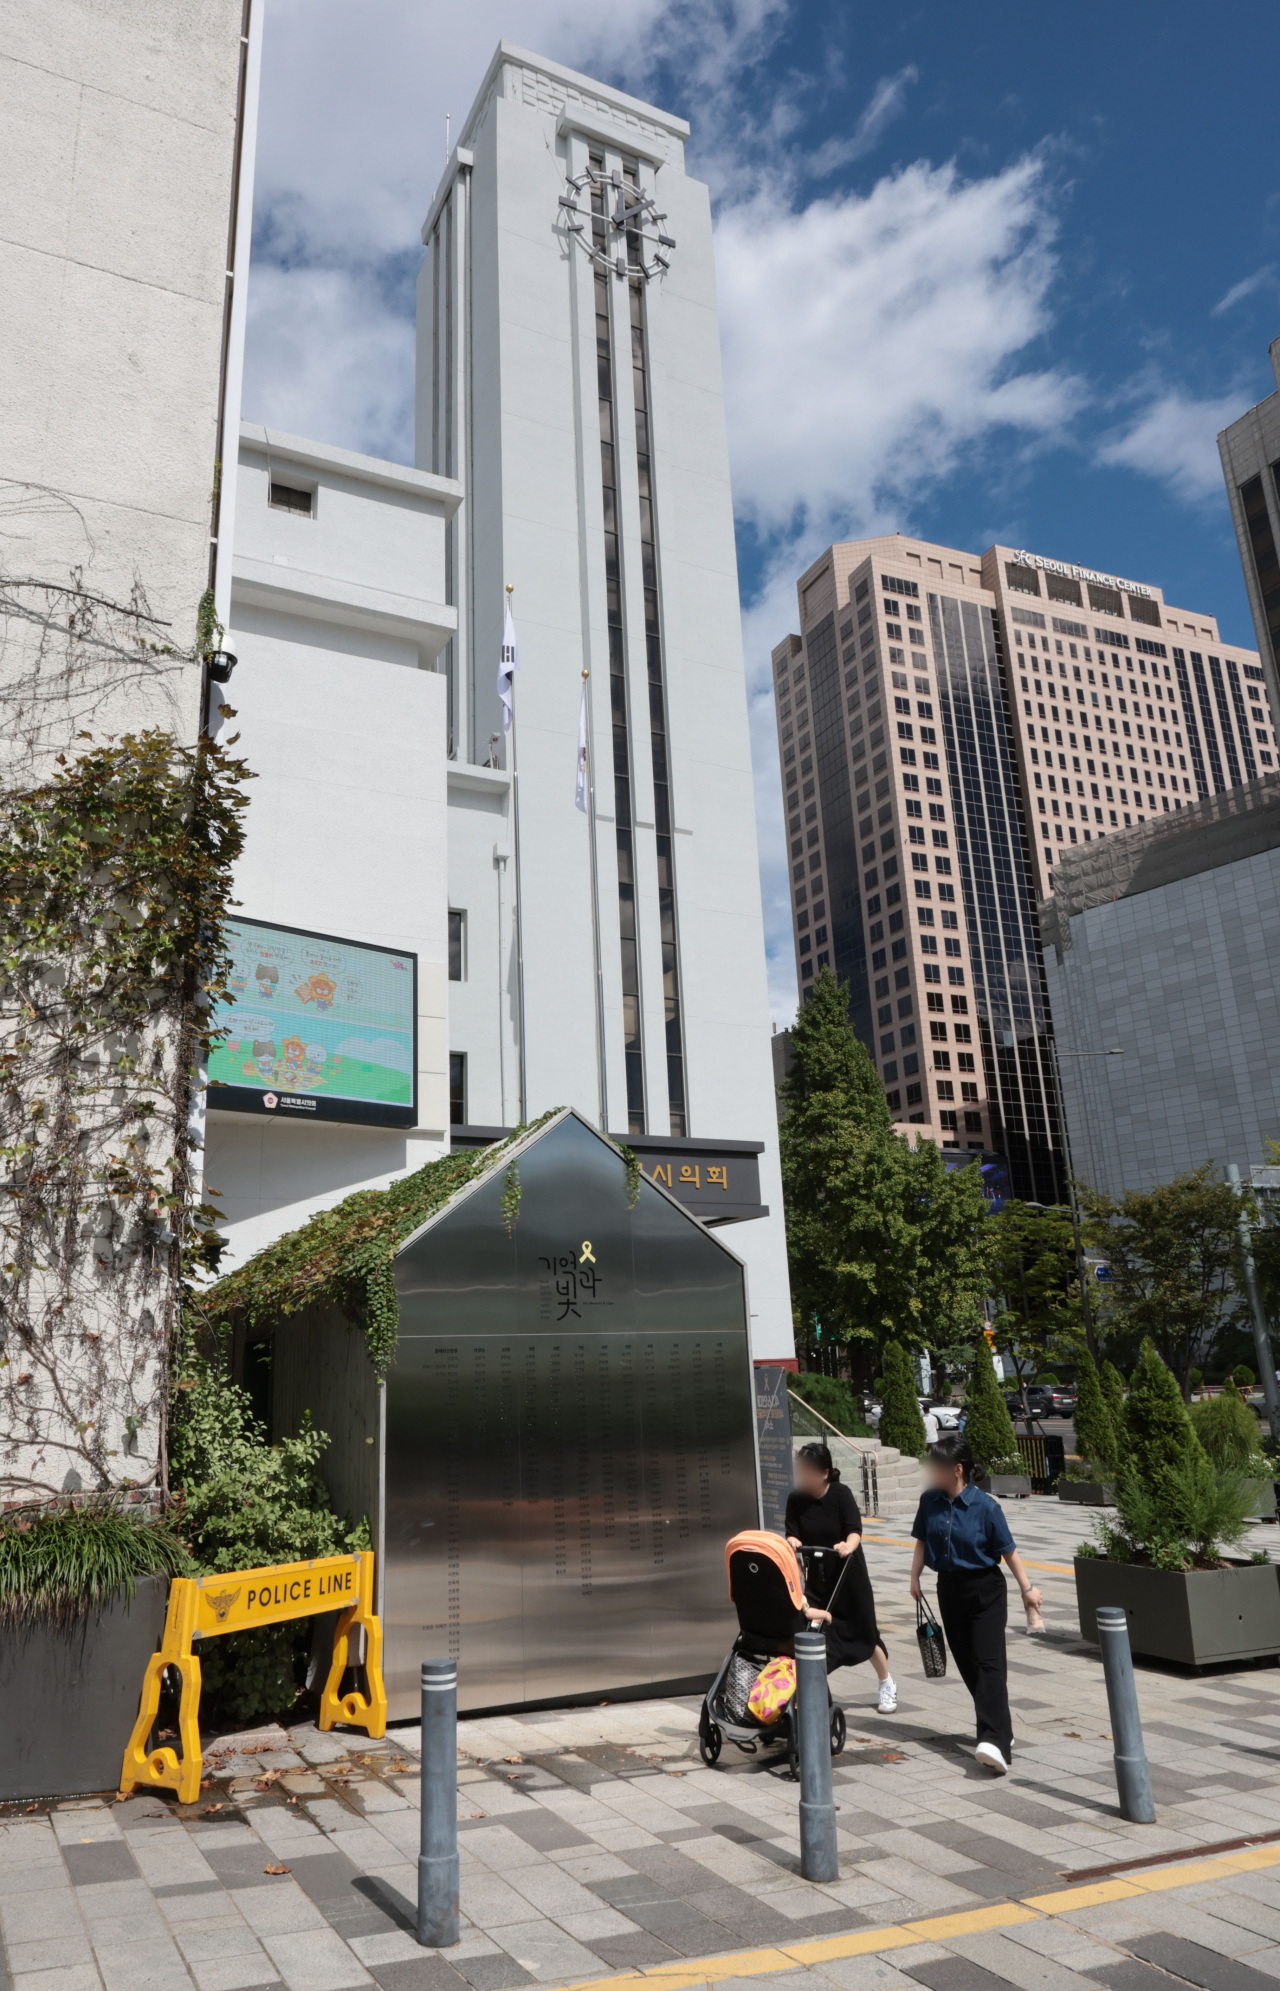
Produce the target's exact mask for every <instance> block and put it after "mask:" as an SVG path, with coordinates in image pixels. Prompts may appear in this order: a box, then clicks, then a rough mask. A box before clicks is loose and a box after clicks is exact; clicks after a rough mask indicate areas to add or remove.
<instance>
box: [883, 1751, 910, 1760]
mask: <svg viewBox="0 0 1280 1991" xmlns="http://www.w3.org/2000/svg"><path fill="white" fill-rule="evenodd" d="M906 1760H907V1759H906V1757H905V1756H901V1755H895V1754H894V1753H893V1752H892V1751H890V1750H887V1749H886V1750H885V1752H884V1754H883V1755H882V1756H881V1758H880V1761H881V1762H882V1763H905V1762H906Z"/></svg>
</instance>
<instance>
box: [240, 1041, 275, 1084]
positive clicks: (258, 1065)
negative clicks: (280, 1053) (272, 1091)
mask: <svg viewBox="0 0 1280 1991" xmlns="http://www.w3.org/2000/svg"><path fill="white" fill-rule="evenodd" d="M253 1062H254V1068H255V1069H256V1071H257V1074H258V1077H259V1078H260V1079H261V1080H262V1083H263V1084H264V1085H270V1083H271V1081H272V1079H273V1078H274V1077H275V1075H276V1047H275V1040H274V1038H271V1037H260V1038H256V1039H255V1041H254V1046H253ZM245 1069H246V1071H247V1070H249V1067H248V1066H247V1065H246V1067H245Z"/></svg>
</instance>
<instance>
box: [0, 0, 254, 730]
mask: <svg viewBox="0 0 1280 1991" xmlns="http://www.w3.org/2000/svg"><path fill="white" fill-rule="evenodd" d="M2 18H3V23H4V31H3V35H0V42H2V43H3V48H2V49H0V202H2V203H3V218H2V219H0V350H3V352H4V354H5V363H4V366H3V368H0V480H2V481H3V485H4V495H5V512H6V520H5V529H6V542H5V568H6V573H7V575H8V576H10V577H12V576H17V577H19V578H22V579H36V580H40V581H46V582H49V583H52V584H53V585H55V586H59V585H66V583H67V582H68V580H69V577H70V574H71V570H72V569H73V568H78V569H81V570H82V573H83V586H84V587H85V588H86V589H88V590H89V591H91V592H92V593H94V594H96V595H99V596H102V597H105V598H106V599H107V600H109V601H112V602H119V603H125V604H127V603H128V602H129V601H130V598H131V595H132V594H133V592H134V589H135V586H137V587H140V588H141V590H142V591H143V593H144V594H145V598H146V603H147V606H148V607H149V610H150V613H151V615H152V616H153V617H154V618H155V619H156V623H155V625H154V626H152V627H151V631H150V633H152V634H153V635H154V636H155V637H156V638H157V639H158V640H162V641H164V640H167V641H169V642H172V643H174V644H176V645H178V646H180V647H181V648H183V649H188V648H190V646H191V645H192V643H193V641H194V637H195V629H196V608H197V604H198V601H199V598H200V596H201V594H202V593H203V591H204V588H205V586H206V584H207V580H208V570H209V535H210V520H211V496H212V492H213V487H214V481H215V467H214V462H215V455H216V434H217V419H218V383H219V373H220V365H221V353H222V337H223V318H224V304H225V301H226V298H227V275H226V271H227V246H228V221H229V216H230V206H231V194H232V177H233V168H234V159H235V140H236V108H237V94H238V83H239V75H240V59H241V43H240V32H241V23H242V3H241V0H204V4H201V5H199V6H197V5H194V4H190V0H172V4H170V5H167V6H165V7H163V8H159V9H157V8H150V9H139V8H138V7H136V6H133V7H131V6H128V5H126V4H124V0H100V4H95V5H93V6H87V5H85V4H83V0H49V4H47V5H42V6H40V7H39V8H36V9H33V8H30V7H24V6H19V5H11V4H9V5H5V6H4V8H3V14H2ZM41 599H42V601H43V598H41ZM38 605H40V604H38ZM29 661H30V650H29V648H28V647H27V646H26V645H23V644H10V645H8V646H7V647H6V653H5V661H4V676H5V679H6V680H7V681H8V682H10V683H12V682H13V675H14V672H15V670H16V669H17V668H18V667H19V666H20V665H22V664H23V663H29ZM198 689H199V673H198V671H197V670H195V669H194V668H193V667H189V668H187V669H186V670H185V671H184V670H183V669H181V668H175V667H174V666H172V665H162V664H159V663H153V664H152V665H151V666H150V667H149V668H146V669H137V670H118V671H117V672H116V673H115V674H114V678H113V681H112V682H111V683H110V685H109V687H108V688H107V689H106V690H105V692H104V694H103V695H102V696H101V697H100V698H99V699H98V700H97V701H96V709H95V711H94V713H93V718H94V720H95V721H96V724H97V726H98V727H99V728H100V729H101V730H103V731H106V730H112V729H114V730H117V731H121V730H124V728H125V727H126V726H130V725H155V724H176V725H177V726H178V727H179V728H180V729H181V730H182V731H184V732H186V733H188V734H190V733H191V732H192V731H193V730H194V727H195V723H196V720H197V717H198ZM53 744H54V748H55V750H56V748H57V746H58V745H60V744H63V742H57V741H55V742H53Z"/></svg>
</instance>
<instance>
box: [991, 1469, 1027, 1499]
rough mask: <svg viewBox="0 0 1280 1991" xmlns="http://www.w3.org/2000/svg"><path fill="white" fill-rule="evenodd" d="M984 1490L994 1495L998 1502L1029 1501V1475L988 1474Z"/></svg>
mask: <svg viewBox="0 0 1280 1991" xmlns="http://www.w3.org/2000/svg"><path fill="white" fill-rule="evenodd" d="M984 1490H985V1491H986V1492H987V1493H992V1494H994V1495H995V1496H996V1498H997V1499H998V1500H1029V1499H1030V1498H1031V1475H1030V1473H988V1474H987V1477H986V1482H985V1489H984Z"/></svg>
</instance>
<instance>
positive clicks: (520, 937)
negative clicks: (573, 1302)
mask: <svg viewBox="0 0 1280 1991" xmlns="http://www.w3.org/2000/svg"><path fill="white" fill-rule="evenodd" d="M514 593H515V586H514V583H513V582H511V581H508V582H507V605H508V607H510V603H511V597H512V595H513V594H514ZM510 683H511V826H512V847H513V850H514V853H515V868H516V1006H517V1010H518V1014H519V1026H520V1124H521V1126H524V1125H525V1124H526V1123H527V1121H528V1098H527V1093H526V1073H525V1061H524V893H523V892H522V891H521V889H520V773H519V769H518V767H517V763H516V684H515V678H514V676H512V678H511V680H510Z"/></svg>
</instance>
